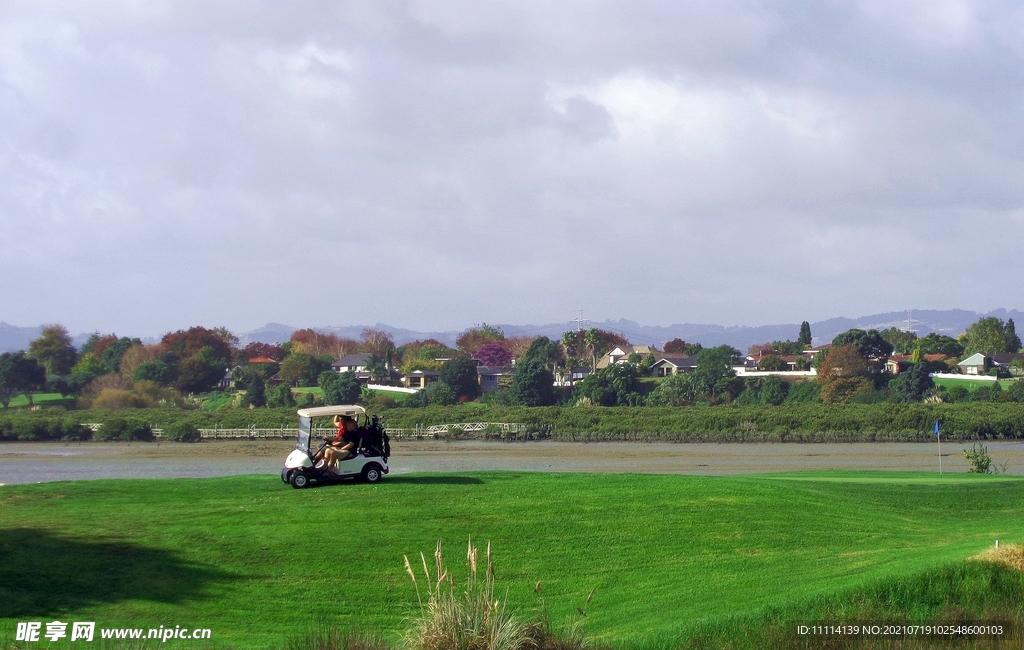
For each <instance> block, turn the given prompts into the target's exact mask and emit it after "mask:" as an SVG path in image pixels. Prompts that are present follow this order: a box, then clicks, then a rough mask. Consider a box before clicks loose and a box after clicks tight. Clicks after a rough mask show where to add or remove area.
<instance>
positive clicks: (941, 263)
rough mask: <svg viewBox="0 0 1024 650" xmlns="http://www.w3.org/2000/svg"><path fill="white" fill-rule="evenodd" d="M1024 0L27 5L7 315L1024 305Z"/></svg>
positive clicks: (785, 314)
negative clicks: (1023, 287) (1023, 277)
mask: <svg viewBox="0 0 1024 650" xmlns="http://www.w3.org/2000/svg"><path fill="white" fill-rule="evenodd" d="M1022 98H1024V8H1022V6H1021V5H1020V3H1018V2H998V1H995V2H969V1H958V0H909V1H903V0H861V1H844V0H823V1H821V2H770V1H766V2H755V1H752V0H751V1H736V0H719V1H716V2H688V1H686V0H672V1H662V2H654V1H644V0H631V1H630V2H602V1H600V0H588V1H573V0H565V1H561V2H541V1H539V0H513V1H509V2H493V1H486V0H464V1H463V0H405V1H402V0H398V1H389V0H367V1H365V2H364V1H361V0H353V1H350V2H326V1H324V2H302V3H287V2H279V1H276V0H275V1H269V0H268V1H261V0H202V1H198V0H173V1H172V0H144V1H140V0H120V1H118V0H110V1H106V2H101V1H88V0H67V1H64V2H57V1H46V0H4V2H2V3H0V278H2V279H3V282H2V285H0V286H2V289H0V291H2V294H0V295H2V298H0V320H3V321H6V322H8V323H11V324H15V325H21V326H28V325H38V324H41V323H50V322H60V323H63V324H65V325H67V326H68V327H69V328H70V329H71V330H72V331H74V332H78V331H92V330H102V331H116V332H117V333H118V334H130V335H141V336H150V335H159V334H161V333H162V332H165V331H168V330H171V329H177V328H180V327H188V326H190V325H197V324H201V325H206V326H218V325H225V326H227V327H229V328H231V329H233V330H235V331H245V330H248V329H252V328H254V327H257V326H259V325H262V324H264V323H266V322H268V321H276V322H283V323H288V324H291V325H295V326H299V327H303V326H322V325H354V324H364V323H365V324H372V323H377V322H383V323H388V324H391V325H394V326H399V327H408V328H413V329H420V330H426V329H460V328H463V327H467V326H469V325H472V324H474V323H479V322H482V321H486V322H492V323H493V322H498V323H512V324H526V323H546V322H556V321H566V320H568V319H570V318H573V317H575V316H576V315H577V313H578V311H577V310H583V315H584V316H585V317H587V318H590V319H592V320H603V319H605V318H620V317H626V318H630V319H634V320H637V321H639V322H641V323H644V324H648V325H667V324H671V323H683V322H709V323H721V324H726V325H739V324H747V325H754V324H765V323H776V322H799V321H800V320H805V319H806V320H811V321H813V320H816V319H822V318H828V317H832V316H841V315H845V316H858V315H863V314H870V313H875V312H881V311H893V310H899V309H906V308H915V309H946V308H954V307H956V308H964V309H974V310H979V311H987V310H989V309H993V308H998V307H1006V308H1021V307H1024V297H1022V295H1021V291H1020V287H1021V282H1020V277H1021V274H1022V271H1024V255H1022V250H1021V249H1022V243H1024V164H1022V155H1024V120H1022V118H1024V110H1022V109H1024V106H1022V103H1024V102H1022Z"/></svg>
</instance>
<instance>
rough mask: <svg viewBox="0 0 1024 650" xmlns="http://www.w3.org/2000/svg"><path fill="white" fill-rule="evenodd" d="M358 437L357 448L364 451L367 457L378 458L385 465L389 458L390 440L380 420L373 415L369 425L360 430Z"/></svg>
mask: <svg viewBox="0 0 1024 650" xmlns="http://www.w3.org/2000/svg"><path fill="white" fill-rule="evenodd" d="M359 437H360V442H359V447H360V448H362V449H364V450H366V452H367V455H370V456H380V457H381V458H383V459H384V462H385V463H386V462H388V457H390V456H391V440H390V439H389V438H388V434H387V431H385V430H384V425H383V423H381V421H380V418H378V417H377V416H376V415H374V416H373V418H372V419H371V420H370V423H369V424H368V425H367V426H365V427H362V428H361V429H360V431H359Z"/></svg>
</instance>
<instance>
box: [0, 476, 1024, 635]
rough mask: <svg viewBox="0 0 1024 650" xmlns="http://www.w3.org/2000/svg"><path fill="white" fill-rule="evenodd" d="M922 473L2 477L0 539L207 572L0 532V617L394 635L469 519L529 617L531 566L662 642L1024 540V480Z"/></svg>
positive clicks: (546, 583) (549, 597)
mask: <svg viewBox="0 0 1024 650" xmlns="http://www.w3.org/2000/svg"><path fill="white" fill-rule="evenodd" d="M926 477H927V475H925V476H922V475H921V474H919V473H908V474H900V473H855V472H849V473H842V474H840V473H829V472H825V473H820V476H814V475H811V474H806V473H799V474H794V475H768V476H762V477H688V476H656V475H654V476H652V475H606V474H604V475H591V474H528V473H478V474H460V475H458V476H444V475H420V476H393V477H388V478H387V479H385V481H384V482H382V483H381V484H379V485H375V486H370V485H361V484H351V485H338V486H332V487H328V488H318V489H310V490H303V491H298V490H292V489H291V488H289V487H287V486H285V485H284V484H282V483H281V482H280V480H279V479H277V478H276V477H265V476H247V477H231V478H220V479H204V480H186V479H179V480H122V481H83V482H74V483H50V484H41V485H23V486H5V487H2V488H0V529H2V530H0V535H4V536H3V537H0V545H2V544H3V543H4V541H3V540H8V539H12V537H11V533H10V531H11V530H14V529H22V530H25V529H27V530H32V531H42V532H43V533H46V534H48V535H50V536H51V537H53V538H56V539H58V540H106V541H111V542H114V541H116V542H119V543H125V544H128V545H132V546H133V547H136V548H137V549H141V550H138V551H137V553H142V552H143V551H149V550H155V551H159V552H162V553H166V554H168V556H169V557H171V558H173V560H174V562H177V563H180V564H181V567H179V569H180V570H179V569H175V571H178V574H186V573H188V572H189V571H193V572H194V573H195V578H194V582H195V584H193V585H191V588H190V589H189V590H187V591H188V597H187V598H185V599H172V598H169V597H167V596H166V595H165V596H163V597H158V596H146V595H145V594H146V593H147V592H146V590H145V587H144V585H143V586H140V587H139V588H137V589H133V588H132V585H131V584H130V583H131V581H132V580H138V581H150V582H154V581H155V582H159V581H164V583H166V584H167V585H170V586H171V587H174V586H175V585H176V583H175V580H176V578H175V576H176V575H178V574H176V573H174V572H172V571H168V572H166V573H165V574H161V572H160V569H159V567H156V568H154V567H149V569H147V573H146V574H145V575H133V574H131V573H129V574H128V575H126V576H123V577H122V578H121V579H120V582H119V585H120V586H119V587H118V588H119V589H122V591H123V593H124V594H125V595H124V596H123V597H121V598H117V597H113V598H111V597H106V598H104V597H101V594H100V593H98V592H90V590H89V587H88V585H81V586H78V587H74V585H72V587H73V589H71V591H70V592H68V593H61V592H59V591H58V592H56V593H44V594H41V593H37V591H38V588H37V587H34V586H33V583H32V581H30V580H27V579H26V578H27V576H25V575H24V574H23V573H22V574H17V571H18V567H19V566H21V567H26V566H30V567H31V568H33V569H34V570H36V571H44V572H45V571H56V570H58V569H59V570H67V571H71V570H74V568H75V567H74V565H75V562H74V560H75V558H73V557H72V558H65V559H66V560H67V561H68V562H67V564H66V566H63V565H62V566H61V567H58V568H48V567H47V565H45V564H40V563H39V562H38V560H30V559H28V556H27V555H26V554H27V553H29V551H30V550H29V549H17V548H8V547H3V548H2V550H3V552H4V554H5V555H8V554H9V557H10V558H11V562H8V563H4V565H3V566H2V567H0V578H3V579H0V616H2V617H5V618H7V619H8V620H7V621H5V623H4V624H5V625H8V626H9V625H10V624H12V621H15V622H16V621H17V620H27V618H26V617H31V616H33V615H34V616H37V617H38V619H39V620H41V619H42V618H46V617H48V616H50V615H58V614H60V615H62V616H67V617H70V618H73V619H74V620H94V619H95V620H96V621H97V622H99V623H102V624H105V625H114V624H116V623H123V624H125V625H129V624H130V625H136V626H140V627H142V626H146V625H149V624H152V625H154V626H159V625H161V624H164V625H166V624H167V623H169V622H170V623H171V624H172V625H173V624H182V625H194V626H200V625H201V626H203V627H210V628H212V629H214V631H215V634H216V635H217V636H218V638H219V639H220V641H221V642H222V643H225V644H229V645H232V646H233V647H266V646H268V645H274V644H275V643H278V642H280V641H281V640H282V639H284V638H286V637H290V636H295V635H298V634H300V633H301V632H302V631H304V629H306V628H307V627H309V626H312V625H316V624H317V623H318V622H320V621H328V622H332V623H335V624H338V625H341V626H344V627H360V628H363V629H378V630H387V631H392V632H397V631H398V630H401V629H403V628H404V627H405V626H406V619H407V617H408V616H409V615H410V614H412V613H413V612H414V610H415V602H416V600H415V592H414V591H413V588H412V585H411V584H410V582H409V579H408V577H407V576H406V574H405V572H404V570H403V567H402V555H403V554H405V555H409V556H410V559H416V560H417V562H416V563H415V564H416V565H418V553H419V552H420V551H423V552H424V553H425V554H426V555H427V556H428V560H429V559H430V555H431V553H432V551H433V548H434V544H435V543H436V542H437V540H439V539H440V540H442V541H443V542H444V544H445V548H446V555H447V557H448V561H449V564H450V565H451V568H452V569H454V570H455V571H456V572H458V571H461V570H464V567H462V566H461V560H460V558H461V556H462V554H463V553H464V550H465V545H466V541H467V538H468V537H469V536H472V537H473V539H474V542H476V543H478V544H480V545H485V544H486V542H487V541H490V542H491V543H492V545H493V548H494V553H495V555H496V558H497V566H498V579H499V581H500V583H501V585H502V586H503V587H504V586H507V587H508V589H509V599H510V601H511V602H512V603H513V605H514V606H515V607H517V608H518V609H520V610H522V611H523V612H524V613H528V612H529V610H531V609H532V608H533V607H534V606H535V605H536V604H537V598H536V595H535V594H534V593H533V587H534V584H535V583H536V582H537V581H541V582H542V584H543V592H542V593H543V595H544V597H545V601H546V602H547V605H548V607H549V608H550V609H551V611H552V613H553V616H554V618H555V620H556V621H557V620H559V619H564V618H567V617H568V616H569V615H570V613H571V612H572V611H573V610H574V609H575V607H577V606H581V605H583V601H584V599H585V597H586V594H587V593H588V592H589V591H590V590H591V589H596V593H595V598H594V601H593V602H592V603H591V604H590V605H589V606H588V607H587V611H588V617H587V626H588V627H587V629H588V630H589V631H590V632H591V633H592V634H595V635H596V636H598V637H599V638H602V639H606V640H612V639H614V640H621V641H625V642H629V641H640V640H641V639H644V638H651V637H652V636H653V637H659V638H668V637H670V636H672V635H675V634H677V633H680V632H683V631H685V629H686V628H687V627H688V626H690V625H693V624H694V623H696V622H698V621H701V620H716V619H726V618H728V617H731V616H736V615H740V616H743V615H747V614H749V613H751V612H755V611H758V610H760V609H762V608H764V607H784V606H787V604H799V603H801V602H804V601H806V600H807V599H809V598H812V597H815V596H822V595H827V594H832V593H837V592H841V591H844V590H848V589H852V588H858V587H861V586H864V585H867V584H870V583H871V582H873V581H877V580H881V579H884V578H892V577H899V576H913V575H916V574H919V573H920V572H922V571H925V570H928V569H931V568H934V567H937V566H940V565H943V564H944V563H949V562H953V561H957V560H960V559H962V558H965V557H967V556H970V555H973V554H975V553H977V552H978V551H980V550H982V549H984V548H986V547H988V546H991V545H992V544H993V540H994V539H996V538H998V539H1000V540H1004V543H1005V542H1011V541H1019V540H1022V539H1024V516H1022V514H1024V512H1022V510H1024V498H1022V497H1024V481H1021V480H1006V481H1002V480H986V477H971V478H970V479H969V480H955V479H949V480H947V477H943V478H942V479H941V480H939V479H938V476H937V475H936V476H935V477H932V478H934V479H935V480H934V481H922V479H923V478H926ZM958 478H959V477H958ZM780 479H786V480H780ZM69 548H70V549H71V550H70V551H69V552H70V553H71V554H74V553H76V552H77V551H75V548H76V547H75V545H74V544H69ZM105 561H108V562H119V563H129V564H130V563H131V562H132V561H133V552H132V551H128V552H123V553H121V557H118V558H108V559H106V560H104V559H102V558H101V559H98V560H97V559H95V558H94V562H93V564H95V565H96V567H95V570H97V571H101V570H103V569H104V564H103V563H104V562H105ZM119 566H120V565H119ZM176 566H177V565H176ZM15 574H17V575H15ZM190 579H191V578H190ZM5 590H6V591H5ZM34 590H36V591H34ZM76 590H77V591H76ZM156 591H158V592H159V589H157V590H156ZM32 607H35V608H36V610H39V609H42V610H45V611H36V610H32V609H31V608H32ZM19 608H20V609H19ZM33 620H36V619H33ZM48 620H52V619H48ZM62 620H63V619H62Z"/></svg>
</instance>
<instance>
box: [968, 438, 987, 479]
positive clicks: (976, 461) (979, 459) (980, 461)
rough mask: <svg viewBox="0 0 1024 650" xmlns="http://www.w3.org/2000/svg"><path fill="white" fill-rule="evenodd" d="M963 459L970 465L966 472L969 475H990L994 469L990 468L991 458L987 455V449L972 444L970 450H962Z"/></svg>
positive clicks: (983, 446)
mask: <svg viewBox="0 0 1024 650" xmlns="http://www.w3.org/2000/svg"><path fill="white" fill-rule="evenodd" d="M964 458H966V459H967V462H968V464H970V466H971V467H970V469H968V470H967V471H968V472H970V473H971V474H992V473H994V472H995V468H993V467H992V457H991V456H989V455H988V447H986V446H985V445H982V444H979V443H974V444H973V445H971V448H970V449H964Z"/></svg>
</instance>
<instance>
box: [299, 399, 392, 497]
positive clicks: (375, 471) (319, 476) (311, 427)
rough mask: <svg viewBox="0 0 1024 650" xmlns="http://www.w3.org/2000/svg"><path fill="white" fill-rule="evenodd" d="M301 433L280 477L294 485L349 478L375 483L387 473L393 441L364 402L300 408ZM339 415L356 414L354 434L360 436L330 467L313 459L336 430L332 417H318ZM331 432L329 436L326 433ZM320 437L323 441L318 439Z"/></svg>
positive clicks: (300, 485) (307, 484) (351, 415)
mask: <svg viewBox="0 0 1024 650" xmlns="http://www.w3.org/2000/svg"><path fill="white" fill-rule="evenodd" d="M298 413H299V436H298V439H297V440H296V442H295V449H294V450H293V451H292V453H290V454H288V458H286V459H285V461H284V469H282V470H281V480H282V481H284V482H285V483H290V484H291V486H292V487H293V488H295V489H301V488H304V487H308V486H309V483H310V481H316V482H317V483H331V482H334V481H340V480H342V479H348V478H358V479H362V480H363V481H365V482H367V483H376V482H377V481H379V480H380V479H381V478H382V477H383V476H384V475H385V474H387V473H388V471H389V469H388V456H390V455H391V444H390V441H389V440H388V434H387V433H386V432H385V431H384V426H383V425H382V424H381V423H380V420H378V419H377V416H376V415H375V416H373V417H372V418H371V417H369V416H368V415H366V409H364V408H363V407H362V406H320V407H316V408H308V409H299V411H298ZM336 415H347V416H348V417H351V418H354V419H355V420H356V424H357V425H358V428H357V429H356V430H355V431H354V432H353V434H352V435H353V436H354V437H357V438H358V441H357V442H356V446H355V448H354V449H353V450H352V454H351V455H350V456H349V457H348V458H347V459H345V460H341V461H339V462H338V464H337V467H336V468H334V469H330V468H328V467H327V465H326V464H325V463H323V462H314V460H313V459H314V458H316V457H317V454H319V453H320V451H321V450H323V448H324V447H326V446H327V444H328V443H329V442H330V441H332V440H334V434H335V432H336V431H337V430H336V429H335V428H334V426H333V425H332V423H331V420H326V419H320V420H317V418H333V417H334V416H336ZM328 435H329V437H327V436H328ZM317 439H319V440H322V441H323V442H321V443H319V444H318V442H317Z"/></svg>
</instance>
